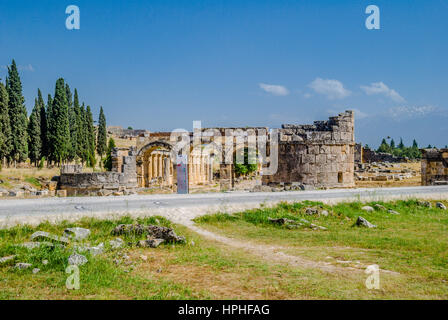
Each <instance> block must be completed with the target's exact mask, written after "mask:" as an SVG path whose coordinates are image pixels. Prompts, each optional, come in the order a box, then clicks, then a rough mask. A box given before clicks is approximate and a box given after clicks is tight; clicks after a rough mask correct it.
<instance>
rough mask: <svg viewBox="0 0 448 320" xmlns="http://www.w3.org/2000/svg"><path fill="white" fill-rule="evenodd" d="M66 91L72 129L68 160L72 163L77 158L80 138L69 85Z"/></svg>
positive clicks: (66, 86)
mask: <svg viewBox="0 0 448 320" xmlns="http://www.w3.org/2000/svg"><path fill="white" fill-rule="evenodd" d="M65 91H66V95H67V105H68V119H69V127H70V148H69V155H68V159H69V160H70V161H72V160H74V159H75V158H76V157H77V154H76V150H77V144H78V137H77V131H78V130H77V121H76V113H75V109H74V105H73V101H72V93H71V91H70V87H69V85H68V84H66V85H65Z"/></svg>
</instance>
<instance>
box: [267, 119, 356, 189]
mask: <svg viewBox="0 0 448 320" xmlns="http://www.w3.org/2000/svg"><path fill="white" fill-rule="evenodd" d="M279 137H280V142H279V150H278V169H277V173H275V174H274V175H268V176H263V183H264V184H270V183H293V182H299V183H302V184H305V185H310V186H314V187H353V186H354V183H355V182H354V161H355V160H354V154H355V151H354V147H355V135H354V113H353V111H346V112H344V113H341V114H339V115H338V116H335V117H330V118H329V120H327V121H315V122H314V124H312V125H291V124H285V125H282V129H280V132H279Z"/></svg>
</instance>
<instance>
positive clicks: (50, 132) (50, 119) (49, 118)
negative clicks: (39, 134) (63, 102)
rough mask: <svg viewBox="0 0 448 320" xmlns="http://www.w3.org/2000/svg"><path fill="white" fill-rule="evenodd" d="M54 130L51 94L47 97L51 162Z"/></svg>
mask: <svg viewBox="0 0 448 320" xmlns="http://www.w3.org/2000/svg"><path fill="white" fill-rule="evenodd" d="M53 132H54V121H53V99H52V98H51V95H50V94H49V95H48V98H47V157H48V161H49V162H52V161H53V160H54V146H53V145H52V144H51V142H52V141H54V138H53Z"/></svg>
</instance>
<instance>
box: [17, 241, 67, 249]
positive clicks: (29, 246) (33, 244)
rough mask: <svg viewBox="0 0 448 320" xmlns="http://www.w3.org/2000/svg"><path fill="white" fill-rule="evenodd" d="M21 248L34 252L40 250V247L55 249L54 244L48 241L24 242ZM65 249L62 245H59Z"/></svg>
mask: <svg viewBox="0 0 448 320" xmlns="http://www.w3.org/2000/svg"><path fill="white" fill-rule="evenodd" d="M19 246H21V247H25V248H27V249H29V250H32V249H34V248H40V247H54V244H53V243H51V242H48V241H42V242H24V243H22V244H20V245H19ZM59 246H61V247H63V246H62V245H59Z"/></svg>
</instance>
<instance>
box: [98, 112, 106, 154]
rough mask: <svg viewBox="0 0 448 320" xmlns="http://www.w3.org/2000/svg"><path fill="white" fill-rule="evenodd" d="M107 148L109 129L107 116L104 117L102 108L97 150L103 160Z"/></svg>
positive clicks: (99, 119)
mask: <svg viewBox="0 0 448 320" xmlns="http://www.w3.org/2000/svg"><path fill="white" fill-rule="evenodd" d="M106 148H107V129H106V116H105V115H104V111H103V107H101V108H100V115H99V118H98V137H97V144H96V150H97V151H98V154H99V156H100V157H101V158H103V155H104V153H105V152H106Z"/></svg>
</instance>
